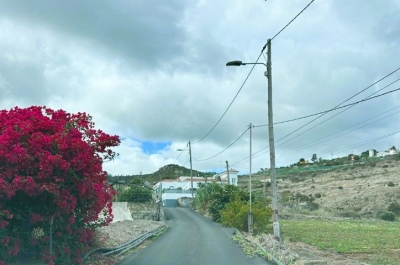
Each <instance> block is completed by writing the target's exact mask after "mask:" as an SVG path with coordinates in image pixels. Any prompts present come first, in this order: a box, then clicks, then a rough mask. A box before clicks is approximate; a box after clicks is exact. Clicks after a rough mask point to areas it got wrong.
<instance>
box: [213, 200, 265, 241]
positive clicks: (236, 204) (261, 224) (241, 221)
mask: <svg viewBox="0 0 400 265" xmlns="http://www.w3.org/2000/svg"><path fill="white" fill-rule="evenodd" d="M249 208H250V204H249V202H245V201H242V200H240V198H235V200H233V201H231V202H229V203H228V204H226V206H225V208H224V209H222V210H220V215H221V223H222V224H223V225H225V226H229V227H234V228H237V229H239V230H242V231H248V212H249ZM252 213H253V232H254V233H256V234H257V233H263V232H267V230H268V226H269V224H270V223H271V221H270V220H271V216H272V210H271V208H270V207H266V204H265V202H254V203H252Z"/></svg>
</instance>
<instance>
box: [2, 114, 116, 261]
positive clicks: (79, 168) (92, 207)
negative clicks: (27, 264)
mask: <svg viewBox="0 0 400 265" xmlns="http://www.w3.org/2000/svg"><path fill="white" fill-rule="evenodd" d="M119 142H120V141H119V138H118V136H110V135H108V134H105V133H104V132H102V131H100V130H95V129H94V122H92V118H91V116H89V115H87V114H85V113H78V114H69V113H66V112H65V111H62V110H58V111H55V110H52V109H49V108H45V107H29V108H25V109H20V108H18V107H16V108H14V109H11V110H9V111H7V110H2V111H0V229H1V230H2V231H4V235H3V236H2V235H0V237H1V238H0V249H5V252H4V251H1V250H0V253H1V252H4V255H2V256H0V264H1V263H2V262H3V264H4V262H6V263H11V262H12V261H13V260H15V257H16V256H19V257H20V256H22V255H25V256H27V255H28V254H29V255H31V254H32V253H28V252H30V250H32V249H33V250H35V251H36V250H38V251H39V253H38V254H39V255H40V256H41V257H42V258H43V260H44V261H45V262H46V263H48V264H53V263H56V264H80V263H82V255H83V254H84V252H85V251H87V250H88V248H89V243H90V241H91V239H92V228H93V227H94V226H98V225H106V224H108V223H110V222H111V220H112V214H111V205H112V196H113V194H114V192H113V189H112V188H111V186H110V185H108V182H107V173H106V172H105V171H103V170H102V163H103V161H104V160H108V159H113V158H114V156H115V155H116V154H115V153H114V152H112V150H111V149H109V147H112V146H117V145H118V144H119ZM102 211H103V212H104V216H105V217H104V218H103V219H101V220H98V218H99V213H100V212H102ZM50 226H51V228H52V231H53V238H52V240H53V242H52V243H53V253H52V254H53V255H50V253H49V252H48V248H49V243H50V242H49V240H50V235H49V230H50ZM25 250H26V251H25ZM28 250H29V251H28Z"/></svg>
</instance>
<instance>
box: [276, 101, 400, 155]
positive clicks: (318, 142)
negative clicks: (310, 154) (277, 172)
mask: <svg viewBox="0 0 400 265" xmlns="http://www.w3.org/2000/svg"><path fill="white" fill-rule="evenodd" d="M399 107H400V106H397V107H395V108H392V109H390V110H388V111H385V112H383V113H381V114H379V115H376V116H374V117H372V118H370V119H367V120H364V121H362V122H359V123H357V124H355V125H353V126H350V127H348V128H346V129H343V130H340V131H338V132H335V133H332V134H330V135H327V136H325V137H322V138H320V139H318V140H315V141H314V142H313V143H308V144H304V145H301V146H299V147H297V148H295V149H293V150H291V151H288V152H286V153H283V154H282V155H285V154H289V153H292V152H294V151H298V150H301V149H304V147H311V146H314V145H318V144H320V143H324V142H327V141H330V140H332V139H335V138H337V137H339V136H343V135H346V134H349V133H351V132H354V131H356V130H359V129H362V128H364V127H366V126H368V125H371V124H374V123H376V122H378V121H381V120H384V119H387V118H389V117H391V116H394V115H396V114H398V113H400V111H397V112H395V113H392V114H390V115H387V116H385V117H383V118H381V119H378V120H376V121H373V122H370V123H368V124H365V125H363V126H361V127H358V128H356V129H353V130H350V131H348V132H345V133H342V134H340V135H338V136H335V137H332V138H330V139H327V140H324V141H321V140H323V139H326V138H328V137H331V136H334V135H336V134H338V133H341V132H344V131H346V130H348V129H350V128H353V127H355V126H357V125H359V124H362V123H364V122H366V121H369V120H372V119H374V118H376V117H378V116H381V115H382V114H384V113H387V112H390V111H392V110H394V109H396V108H399Z"/></svg>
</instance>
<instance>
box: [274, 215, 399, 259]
mask: <svg viewBox="0 0 400 265" xmlns="http://www.w3.org/2000/svg"><path fill="white" fill-rule="evenodd" d="M281 223H282V225H281V226H282V234H283V236H284V237H289V238H290V239H294V240H297V241H301V242H304V243H307V244H311V245H314V246H316V247H319V248H321V249H324V250H330V251H335V252H339V253H381V252H383V251H385V252H386V251H392V250H393V251H394V250H396V249H400V238H399V235H400V225H399V223H398V222H394V223H390V222H383V221H367V220H345V221H332V220H282V222H281Z"/></svg>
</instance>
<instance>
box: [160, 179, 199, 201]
mask: <svg viewBox="0 0 400 265" xmlns="http://www.w3.org/2000/svg"><path fill="white" fill-rule="evenodd" d="M192 181H193V193H192ZM205 182H206V181H205V179H204V178H201V177H193V178H191V177H186V176H182V177H179V178H177V179H163V180H162V181H160V182H158V183H157V184H155V185H154V186H153V191H154V193H155V194H157V195H158V196H159V194H161V198H159V199H161V201H162V203H163V206H165V207H176V206H178V199H179V198H182V197H186V198H192V194H193V196H196V193H195V192H196V189H197V188H198V187H199V185H200V183H205Z"/></svg>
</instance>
